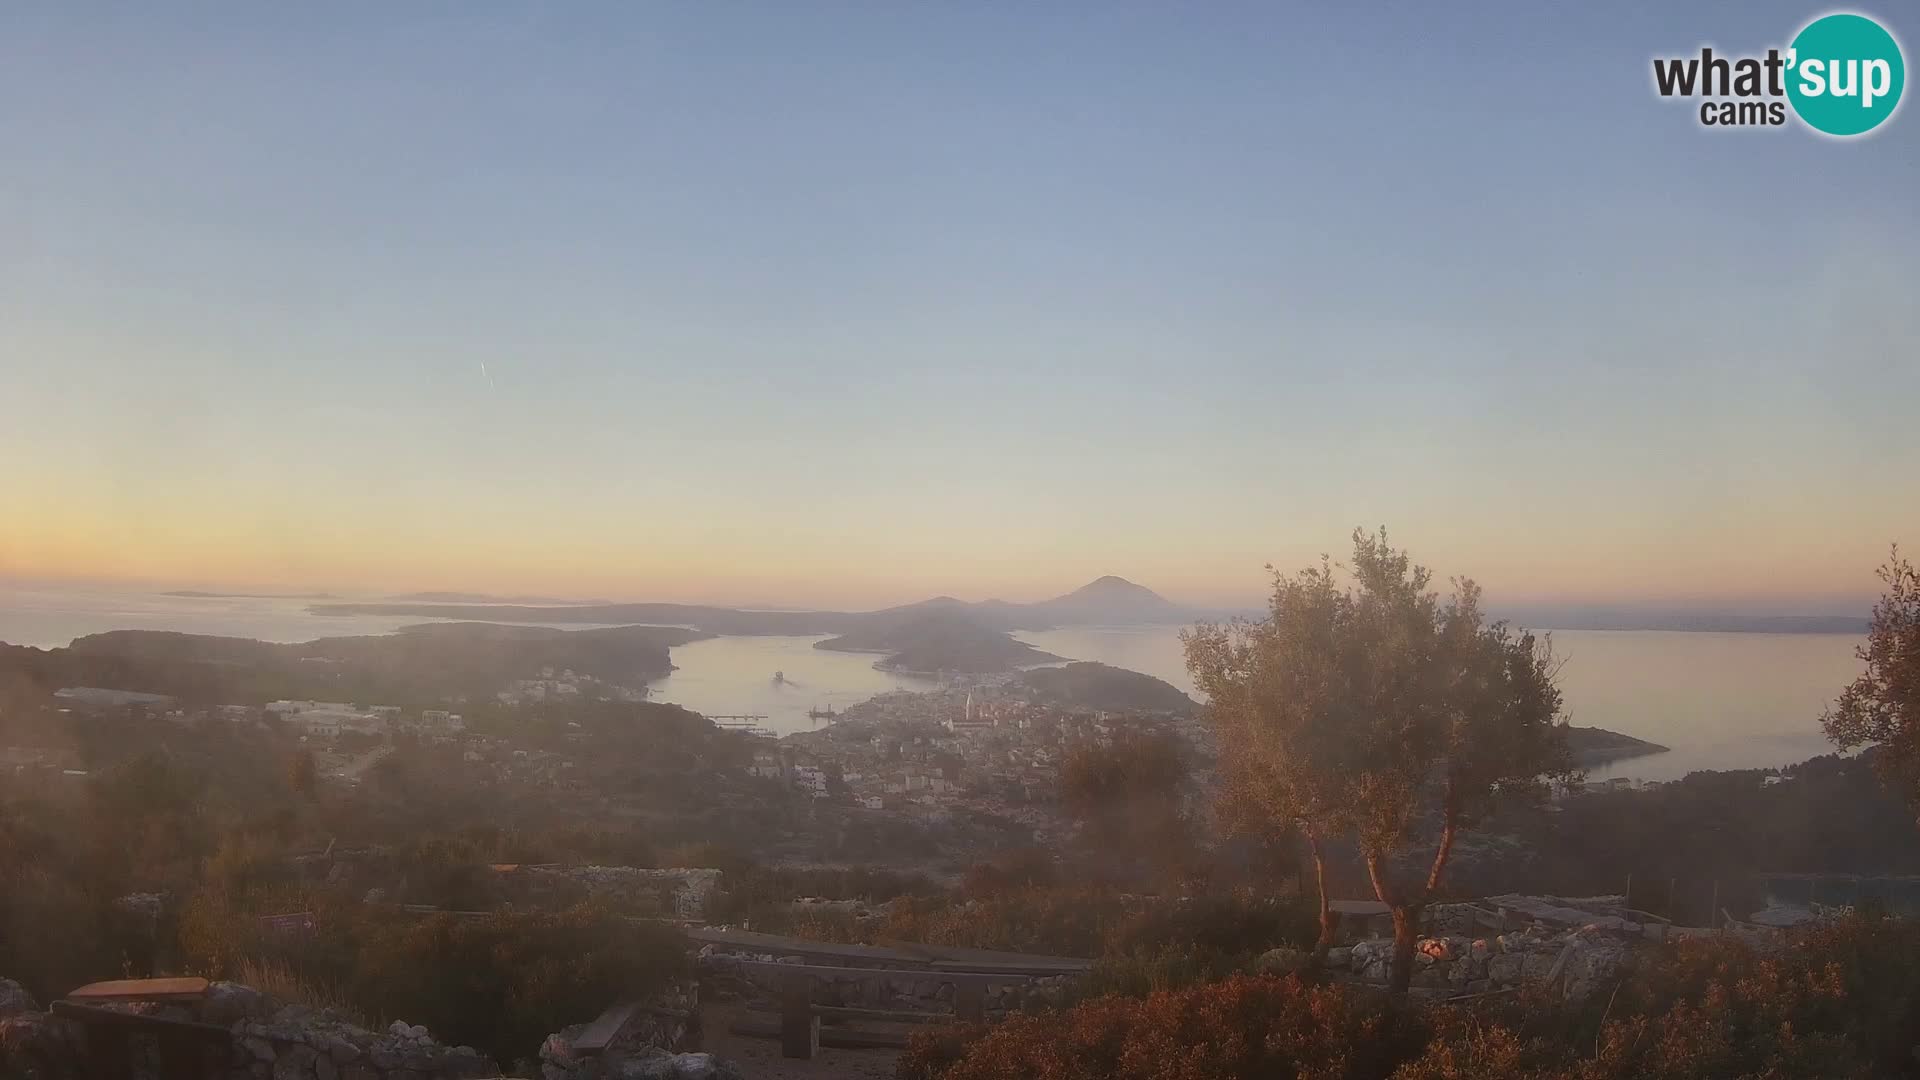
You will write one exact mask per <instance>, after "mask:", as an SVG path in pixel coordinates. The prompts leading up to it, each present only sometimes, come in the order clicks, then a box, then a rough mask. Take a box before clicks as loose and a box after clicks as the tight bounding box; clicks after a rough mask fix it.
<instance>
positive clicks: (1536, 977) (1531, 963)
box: [1520, 949, 1560, 982]
mask: <svg viewBox="0 0 1920 1080" xmlns="http://www.w3.org/2000/svg"><path fill="white" fill-rule="evenodd" d="M1558 959H1560V953H1559V950H1557V949H1556V950H1554V951H1553V952H1530V953H1527V954H1525V960H1524V961H1523V962H1522V964H1521V967H1520V977H1521V978H1522V979H1523V980H1525V981H1527V982H1545V981H1546V978H1547V974H1548V973H1549V972H1551V971H1552V970H1553V963H1554V961H1556V960H1558Z"/></svg>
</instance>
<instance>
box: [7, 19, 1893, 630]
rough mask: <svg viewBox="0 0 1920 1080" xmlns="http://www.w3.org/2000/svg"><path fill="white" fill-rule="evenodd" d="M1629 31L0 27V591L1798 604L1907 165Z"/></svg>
mask: <svg viewBox="0 0 1920 1080" xmlns="http://www.w3.org/2000/svg"><path fill="white" fill-rule="evenodd" d="M1641 6H1642V7H1644V8H1645V9H1647V10H1643V11H1629V10H1624V9H1623V5H1616V4H1588V5H1563V4H1556V5H1544V4H1539V3H1537V2H1527V3H1513V4H1507V5H1501V6H1495V5H1487V4H1475V5H1470V6H1469V5H1423V4H1410V3H1393V4H1380V5H1282V4H1279V3H1272V4H1257V5H1255V4H1248V5H1229V4H1208V5H1188V4H1170V3H1151V4H1123V3H1114V2H1110V0H1102V2H1100V3H1086V4H1068V3H1048V4H1029V3H913V2H909V3H891V4H890V3H877V2H865V3H847V4H836V3H826V2H813V0H809V2H806V3H791V2H785V0H782V2H775V3H765V4H747V3H725V4H713V3H701V2H693V0H689V2H685V3H676V4H645V3H618V4H606V5H599V6H595V5H588V4H555V5H550V6H549V5H535V4H520V5H509V4H478V3H465V2H462V3H444V4H433V3H404V4H393V3H385V2H382V3H369V4H362V5H352V4H340V3H328V4H313V5H305V7H306V10H305V11H304V12H296V11H294V10H292V8H293V5H283V4H264V5H263V4H245V5H243V4H234V5H193V4H167V5H159V4H115V5H111V6H106V5H92V4H86V3H67V2H59V3H48V4H41V5H36V4H28V3H7V4H5V5H0V459H3V460H4V462H5V465H4V468H3V469H0V576H13V577H23V578H87V579H106V580H138V581H151V582H158V583H165V584H167V585H168V586H179V585H203V586H204V585H295V586H300V587H327V588H344V589H355V588H370V589H386V588H460V589H479V590H494V591H509V590H512V591H540V592H546V593H558V594H563V595H600V596H616V597H622V598H633V599H703V600H715V601H725V602H753V601H761V602H797V603H840V604H867V603H875V604H877V603H885V602H891V601H897V600H908V599H915V598H918V597H921V596H924V595H927V594H930V593H933V592H948V593H954V594H957V595H961V596H968V597H980V596H987V595H999V596H1004V597H1007V598H1010V599H1027V598H1033V597H1037V596H1043V595H1048V594H1051V593H1057V592H1061V591H1064V590H1065V589H1067V588H1070V587H1072V586H1074V585H1077V584H1079V583H1081V582H1082V581H1084V580H1086V579H1088V578H1091V577H1093V576H1095V575H1098V574H1102V573H1109V572H1111V573H1118V574H1122V575H1124V576H1127V577H1129V578H1132V579H1134V580H1137V581H1140V582H1143V583H1145V584H1148V585H1151V586H1153V587H1155V588H1157V589H1159V590H1160V591H1162V592H1164V593H1167V594H1168V595H1170V596H1173V597H1174V598H1176V599H1181V600H1187V601H1191V602H1207V603H1213V602H1228V601H1238V600H1242V599H1249V598H1254V597H1257V596H1258V595H1259V594H1260V592H1261V591H1262V588H1263V584H1264V577H1263V572H1262V570H1261V567H1262V565H1263V564H1264V563H1267V562H1269V561H1273V562H1277V563H1280V564H1282V565H1288V566H1291V565H1298V564H1301V563H1304V562H1306V561H1308V560H1309V559H1311V558H1312V557H1313V556H1314V555H1315V554H1316V553H1317V552H1320V551H1324V550H1338V549H1339V548H1341V547H1343V546H1344V544H1345V536H1346V534H1347V532H1348V530H1350V529H1351V528H1352V527H1353V526H1354V525H1356V524H1369V525H1370V524H1374V523H1381V522H1384V523H1386V524H1388V525H1389V526H1390V527H1391V528H1392V530H1393V531H1394V533H1395V534H1396V535H1397V537H1398V538H1399V539H1401V540H1403V541H1405V542H1406V543H1408V544H1409V545H1411V546H1412V547H1413V548H1414V550H1415V553H1416V555H1418V556H1421V557H1422V558H1423V559H1425V560H1426V561H1428V562H1430V563H1431V564H1433V565H1434V567H1435V568H1436V570H1438V571H1440V572H1441V573H1442V574H1443V575H1444V574H1449V573H1458V572H1466V573H1471V574H1473V575H1474V576H1476V577H1478V578H1479V579H1481V581H1482V582H1483V583H1485V584H1486V585H1487V587H1488V589H1489V593H1490V596H1491V597H1492V598H1494V599H1496V600H1504V601H1508V602H1515V603H1517V602H1535V601H1542V600H1549V601H1552V600H1577V601H1591V602H1606V603H1619V604H1645V605H1656V606H1680V605H1690V606H1709V607H1741V608H1749V609H1761V610H1782V611H1799V610H1809V611H1824V610H1834V609H1836V608H1837V609H1839V610H1850V609H1851V608H1853V607H1854V606H1855V605H1857V604H1858V603H1859V602H1860V601H1861V600H1862V598H1864V597H1867V596H1869V595H1871V594H1872V593H1873V592H1874V591H1875V590H1874V586H1875V582H1874V581H1873V579H1872V577H1871V570H1872V568H1873V567H1874V566H1875V565H1876V564H1877V563H1878V562H1879V561H1880V560H1881V559H1882V557H1883V556H1884V554H1885V551H1886V547H1887V545H1888V544H1889V543H1891V542H1893V541H1895V540H1899V539H1902V538H1904V539H1905V540H1906V541H1907V543H1908V544H1909V545H1916V546H1920V419H1917V418H1916V417H1917V414H1920V305H1916V303H1915V297H1916V295H1917V294H1920V254H1917V253H1920V199H1916V192H1920V115H1915V113H1914V110H1913V107H1912V106H1911V105H1908V106H1906V107H1904V108H1903V110H1902V114H1901V115H1899V116H1897V117H1896V118H1895V119H1894V120H1893V121H1892V122H1891V124H1890V126H1889V127H1888V128H1886V129H1884V130H1883V131H1882V132H1880V133H1878V134H1877V135H1875V136H1874V137H1872V138H1870V139H1867V140H1865V141H1858V142H1853V143H1844V144H1843V143H1838V142H1832V141H1827V140H1823V139H1820V138H1818V137H1815V136H1813V135H1812V134H1810V133H1808V132H1806V131H1804V130H1801V129H1798V128H1791V129H1787V130H1780V129H1770V130H1757V131H1737V132H1709V131H1705V130H1703V129H1702V128H1701V127H1700V126H1699V124H1698V123H1697V121H1696V119H1695V116H1694V113H1693V111H1692V109H1691V108H1690V107H1689V106H1687V105H1685V104H1683V103H1678V102H1671V101H1661V100H1659V99H1657V98H1656V97H1655V96H1654V95H1653V93H1652V91H1651V89H1650V79H1649V75H1648V61H1649V58H1650V57H1651V56H1652V55H1654V54H1655V53H1661V54H1682V53H1686V52H1688V51H1691V50H1696V49H1697V48H1698V47H1699V46H1700V45H1701V44H1702V43H1703V42H1711V43H1713V44H1715V45H1716V46H1719V47H1721V48H1723V49H1726V50H1735V51H1738V50H1755V51H1757V50H1762V49H1764V48H1765V47H1766V46H1768V45H1780V44H1784V43H1785V42H1786V40H1787V39H1788V38H1789V37H1790V36H1791V34H1792V32H1793V31H1794V30H1795V29H1797V28H1798V27H1799V26H1800V25H1801V24H1802V23H1804V22H1805V21H1806V20H1807V19H1808V18H1809V17H1810V16H1812V15H1813V14H1815V13H1816V12H1817V11H1818V10H1821V9H1817V8H1814V7H1810V6H1806V5H1795V4H1785V5H1781V4H1772V3H1753V2H1739V3H1723V4H1686V5H1673V4H1646V5H1641ZM163 7H164V8H167V9H169V10H168V11H167V12H166V13H162V12H161V10H160V9H161V8H163ZM1864 10H1868V11H1870V12H1871V11H1873V10H1874V9H1871V8H1869V9H1864ZM1201 12H1204V13H1205V15H1204V17H1202V15H1201V14H1200V13H1201ZM1895 14H1896V15H1905V16H1906V17H1907V18H1906V23H1912V25H1907V24H1906V23H1903V22H1902V21H1900V20H1898V19H1895V20H1890V24H1891V26H1892V28H1893V29H1894V31H1895V32H1896V33H1901V34H1904V35H1905V38H1906V40H1907V42H1908V43H1909V44H1908V53H1909V56H1908V60H1909V63H1912V62H1913V61H1914V60H1915V56H1914V55H1913V53H1914V46H1913V44H1912V43H1913V42H1915V41H1917V40H1920V22H1915V21H1914V17H1913V15H1912V9H1911V8H1908V7H1904V6H1903V7H1900V8H1898V9H1897V10H1896V11H1895Z"/></svg>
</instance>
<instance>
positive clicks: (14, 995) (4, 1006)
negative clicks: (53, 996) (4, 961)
mask: <svg viewBox="0 0 1920 1080" xmlns="http://www.w3.org/2000/svg"><path fill="white" fill-rule="evenodd" d="M39 1011H40V1003H39V1002H36V1001H34V1000H33V995H32V994H29V993H27V988H26V987H24V986H21V985H20V984H19V983H17V982H14V981H13V980H12V979H0V1019H5V1018H7V1017H9V1016H15V1015H18V1014H20V1013H30V1012H39Z"/></svg>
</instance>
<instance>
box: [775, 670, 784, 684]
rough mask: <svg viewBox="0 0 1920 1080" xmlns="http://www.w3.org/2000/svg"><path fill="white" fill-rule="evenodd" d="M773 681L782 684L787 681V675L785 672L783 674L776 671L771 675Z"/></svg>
mask: <svg viewBox="0 0 1920 1080" xmlns="http://www.w3.org/2000/svg"><path fill="white" fill-rule="evenodd" d="M773 681H774V682H777V683H783V682H786V681H787V673H786V672H784V671H776V672H774V673H773Z"/></svg>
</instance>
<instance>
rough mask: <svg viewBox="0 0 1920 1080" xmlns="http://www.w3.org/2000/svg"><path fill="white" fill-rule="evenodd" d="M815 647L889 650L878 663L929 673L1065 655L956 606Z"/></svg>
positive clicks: (991, 669) (987, 670)
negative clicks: (985, 623) (970, 615)
mask: <svg viewBox="0 0 1920 1080" xmlns="http://www.w3.org/2000/svg"><path fill="white" fill-rule="evenodd" d="M813 647H814V648H816V649H828V650H832V651H835V652H868V653H885V654H886V658H885V659H883V660H880V661H878V662H877V663H875V664H874V667H877V668H879V669H881V670H882V671H898V672H907V673H915V674H929V675H930V674H935V673H937V672H942V671H947V672H959V673H965V674H969V675H979V674H992V673H996V672H1003V671H1013V670H1016V669H1018V668H1021V667H1027V666H1030V665H1033V664H1044V663H1048V662H1050V661H1055V660H1059V659H1060V657H1057V656H1055V655H1053V654H1052V653H1049V652H1043V651H1041V650H1039V649H1036V648H1034V647H1033V646H1031V645H1029V644H1027V643H1026V642H1024V641H1019V640H1016V639H1015V638H1014V637H1013V636H1012V635H1010V634H1007V633H1004V632H1002V631H999V630H993V629H989V628H987V627H984V626H981V625H980V624H979V623H976V622H974V621H973V620H971V619H969V618H967V617H965V616H964V615H961V614H958V613H955V612H944V613H943V612H930V613H928V614H924V615H921V616H919V617H917V618H913V619H909V620H906V621H904V622H891V621H888V622H880V623H875V624H874V625H871V626H867V627H864V628H862V629H859V630H855V631H853V632H851V633H847V634H842V635H840V636H839V637H834V638H828V639H827V640H825V641H819V642H815V643H814V646H813Z"/></svg>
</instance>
